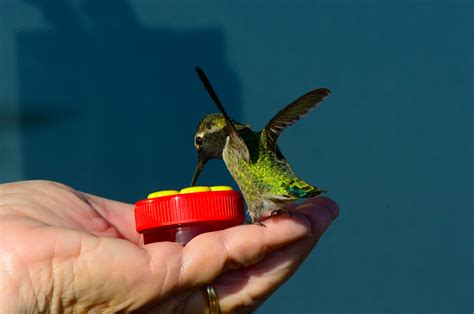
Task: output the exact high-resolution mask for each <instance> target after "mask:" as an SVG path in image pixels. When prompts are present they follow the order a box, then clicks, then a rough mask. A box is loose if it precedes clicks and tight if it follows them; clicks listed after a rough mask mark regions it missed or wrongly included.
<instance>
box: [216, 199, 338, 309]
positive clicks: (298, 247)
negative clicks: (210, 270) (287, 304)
mask: <svg viewBox="0 0 474 314" xmlns="http://www.w3.org/2000/svg"><path fill="white" fill-rule="evenodd" d="M295 211H296V212H297V213H298V214H303V213H304V215H306V216H307V218H308V219H309V220H310V221H311V225H312V230H313V235H312V236H311V237H305V238H302V239H300V240H298V241H296V242H294V243H292V244H291V245H288V246H286V247H284V248H282V249H280V250H278V251H275V252H273V253H270V254H268V255H266V256H265V258H264V259H263V260H262V261H260V262H259V263H257V264H255V265H251V266H249V267H246V268H243V269H239V270H233V271H230V272H227V273H225V274H222V275H221V276H219V277H218V278H217V280H216V281H215V282H214V284H213V285H214V287H215V289H216V291H217V293H218V297H219V304H220V307H221V310H222V311H224V312H225V311H228V310H230V309H233V308H235V307H236V306H239V305H242V304H245V305H247V306H249V307H250V308H254V307H256V306H258V304H259V303H260V302H262V301H263V300H264V299H266V298H267V297H268V296H269V295H270V294H271V293H272V292H273V291H274V290H275V289H276V288H277V287H279V286H280V285H281V284H283V283H284V282H285V281H286V280H287V279H288V278H289V277H290V276H291V275H292V274H293V273H294V272H295V271H296V270H297V269H298V267H299V266H300V265H301V263H302V262H303V261H304V259H305V258H306V257H307V256H308V254H309V253H310V252H311V250H312V249H313V248H314V246H315V245H316V244H317V242H318V241H319V239H320V237H321V235H322V234H323V233H324V231H325V230H326V229H327V228H328V226H329V225H330V223H331V222H332V221H333V219H335V218H336V217H337V214H338V212H339V208H338V206H337V204H336V203H335V202H334V201H332V200H331V199H329V198H324V199H323V198H321V199H318V200H316V199H315V200H309V201H306V202H305V203H304V204H302V205H299V207H296V208H295ZM236 280H239V282H240V283H241V284H240V285H239V289H235V286H236V285H235V281H236Z"/></svg>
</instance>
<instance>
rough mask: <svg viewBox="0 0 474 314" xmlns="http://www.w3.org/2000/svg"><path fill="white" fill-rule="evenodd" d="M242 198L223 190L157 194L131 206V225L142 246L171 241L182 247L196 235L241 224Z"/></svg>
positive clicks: (193, 188)
mask: <svg viewBox="0 0 474 314" xmlns="http://www.w3.org/2000/svg"><path fill="white" fill-rule="evenodd" d="M243 209H244V200H243V198H242V194H241V193H240V192H238V191H234V190H232V188H230V187H226V186H213V187H190V188H185V189H183V190H181V192H178V191H174V190H173V191H160V192H155V193H152V194H150V195H148V199H146V200H141V201H138V202H137V203H136V204H135V223H136V228H137V231H138V232H139V233H142V234H143V240H144V243H145V244H147V243H152V242H158V241H172V242H177V243H179V244H181V245H186V243H188V242H189V241H190V240H191V239H192V238H194V237H195V236H197V235H198V234H201V233H204V232H210V231H216V230H222V229H225V228H229V227H233V226H237V225H240V224H242V223H243V222H244V221H245V213H244V210H243Z"/></svg>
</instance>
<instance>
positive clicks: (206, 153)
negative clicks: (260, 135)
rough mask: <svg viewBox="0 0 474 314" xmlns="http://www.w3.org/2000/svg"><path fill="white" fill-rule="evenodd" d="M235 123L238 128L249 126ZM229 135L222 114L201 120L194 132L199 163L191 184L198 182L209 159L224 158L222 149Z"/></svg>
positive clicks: (208, 116) (215, 114)
mask: <svg viewBox="0 0 474 314" xmlns="http://www.w3.org/2000/svg"><path fill="white" fill-rule="evenodd" d="M233 123H234V125H235V127H236V128H237V130H239V129H242V128H244V127H248V126H246V125H243V124H240V123H238V122H235V121H233ZM227 136H228V133H227V131H226V129H225V120H224V116H223V115H222V114H220V113H214V114H210V115H207V116H205V117H204V119H202V120H201V122H200V123H199V126H198V127H197V129H196V133H195V134H194V148H195V149H196V151H197V153H198V163H197V166H196V170H195V172H194V176H193V179H192V182H191V186H193V185H194V184H195V183H196V180H197V179H198V177H199V174H200V173H201V170H202V169H203V168H204V165H205V164H206V162H207V161H208V160H210V159H222V151H223V150H224V146H225V143H226V140H227Z"/></svg>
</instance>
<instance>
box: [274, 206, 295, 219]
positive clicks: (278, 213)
mask: <svg viewBox="0 0 474 314" xmlns="http://www.w3.org/2000/svg"><path fill="white" fill-rule="evenodd" d="M281 214H288V216H289V217H290V218H291V216H292V214H291V211H289V210H288V209H284V208H283V209H274V210H272V212H271V213H270V216H275V215H281Z"/></svg>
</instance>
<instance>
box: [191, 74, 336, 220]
mask: <svg viewBox="0 0 474 314" xmlns="http://www.w3.org/2000/svg"><path fill="white" fill-rule="evenodd" d="M196 72H197V74H198V76H199V78H200V79H201V81H202V83H203V85H204V87H205V89H206V90H207V92H208V93H209V96H210V97H211V99H212V100H213V101H214V103H215V104H216V106H217V108H218V109H219V111H220V113H214V114H209V115H207V116H205V117H204V118H203V119H202V120H201V122H200V123H199V125H198V127H197V130H196V132H195V135H194V147H195V149H196V151H197V154H198V163H197V166H196V169H195V172H194V176H193V178H192V182H191V186H194V185H195V183H196V180H197V179H198V177H199V175H200V173H201V171H202V169H203V167H204V165H205V164H206V162H207V161H208V160H210V159H223V160H224V162H225V164H226V167H227V169H228V170H229V172H230V174H231V175H232V177H233V178H234V180H235V182H236V183H237V185H238V186H239V188H240V190H241V192H242V195H243V196H244V199H245V201H246V203H247V211H248V213H249V216H250V218H251V220H252V222H253V223H258V224H262V223H261V222H260V221H261V220H263V219H264V218H267V217H269V216H272V215H275V214H280V213H283V212H287V211H286V210H285V207H286V205H287V204H289V203H292V202H294V201H296V200H298V199H301V198H308V197H315V196H318V195H320V194H321V193H322V192H324V191H322V190H321V189H320V188H319V187H316V186H314V185H311V184H309V183H307V182H306V181H304V180H302V179H300V178H299V177H298V176H297V175H296V174H295V172H294V171H293V169H292V167H291V165H290V164H289V162H288V160H287V159H286V158H285V157H284V156H283V154H282V153H281V151H280V148H279V147H278V145H277V140H278V137H279V136H280V134H281V133H282V131H283V130H284V129H285V128H287V127H289V126H290V125H292V124H294V123H295V122H297V121H298V120H299V119H300V118H301V117H303V116H304V115H305V114H307V113H308V112H309V111H311V110H312V109H314V108H315V107H317V106H318V105H319V104H320V103H321V102H322V101H323V100H324V99H325V98H326V97H327V96H329V95H330V93H331V92H330V91H329V89H327V88H318V89H314V90H312V91H310V92H308V93H306V94H304V95H303V96H301V97H299V98H298V99H296V100H295V101H293V102H292V103H290V104H289V105H287V106H286V107H285V108H283V109H282V110H280V111H279V112H278V113H277V114H276V115H275V116H274V117H273V118H272V119H271V120H270V121H269V122H268V124H267V125H266V126H265V127H264V128H263V129H262V130H261V131H258V132H255V131H253V130H252V129H251V128H250V126H249V125H246V124H242V123H239V122H236V121H234V120H232V119H231V118H230V117H229V115H228V114H227V112H226V110H225V109H224V107H223V105H222V103H221V102H220V100H219V98H218V97H217V94H216V92H215V91H214V89H213V87H212V86H211V83H210V82H209V80H208V78H207V76H206V75H205V74H204V72H203V70H202V69H201V68H199V67H196ZM288 213H289V212H288Z"/></svg>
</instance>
